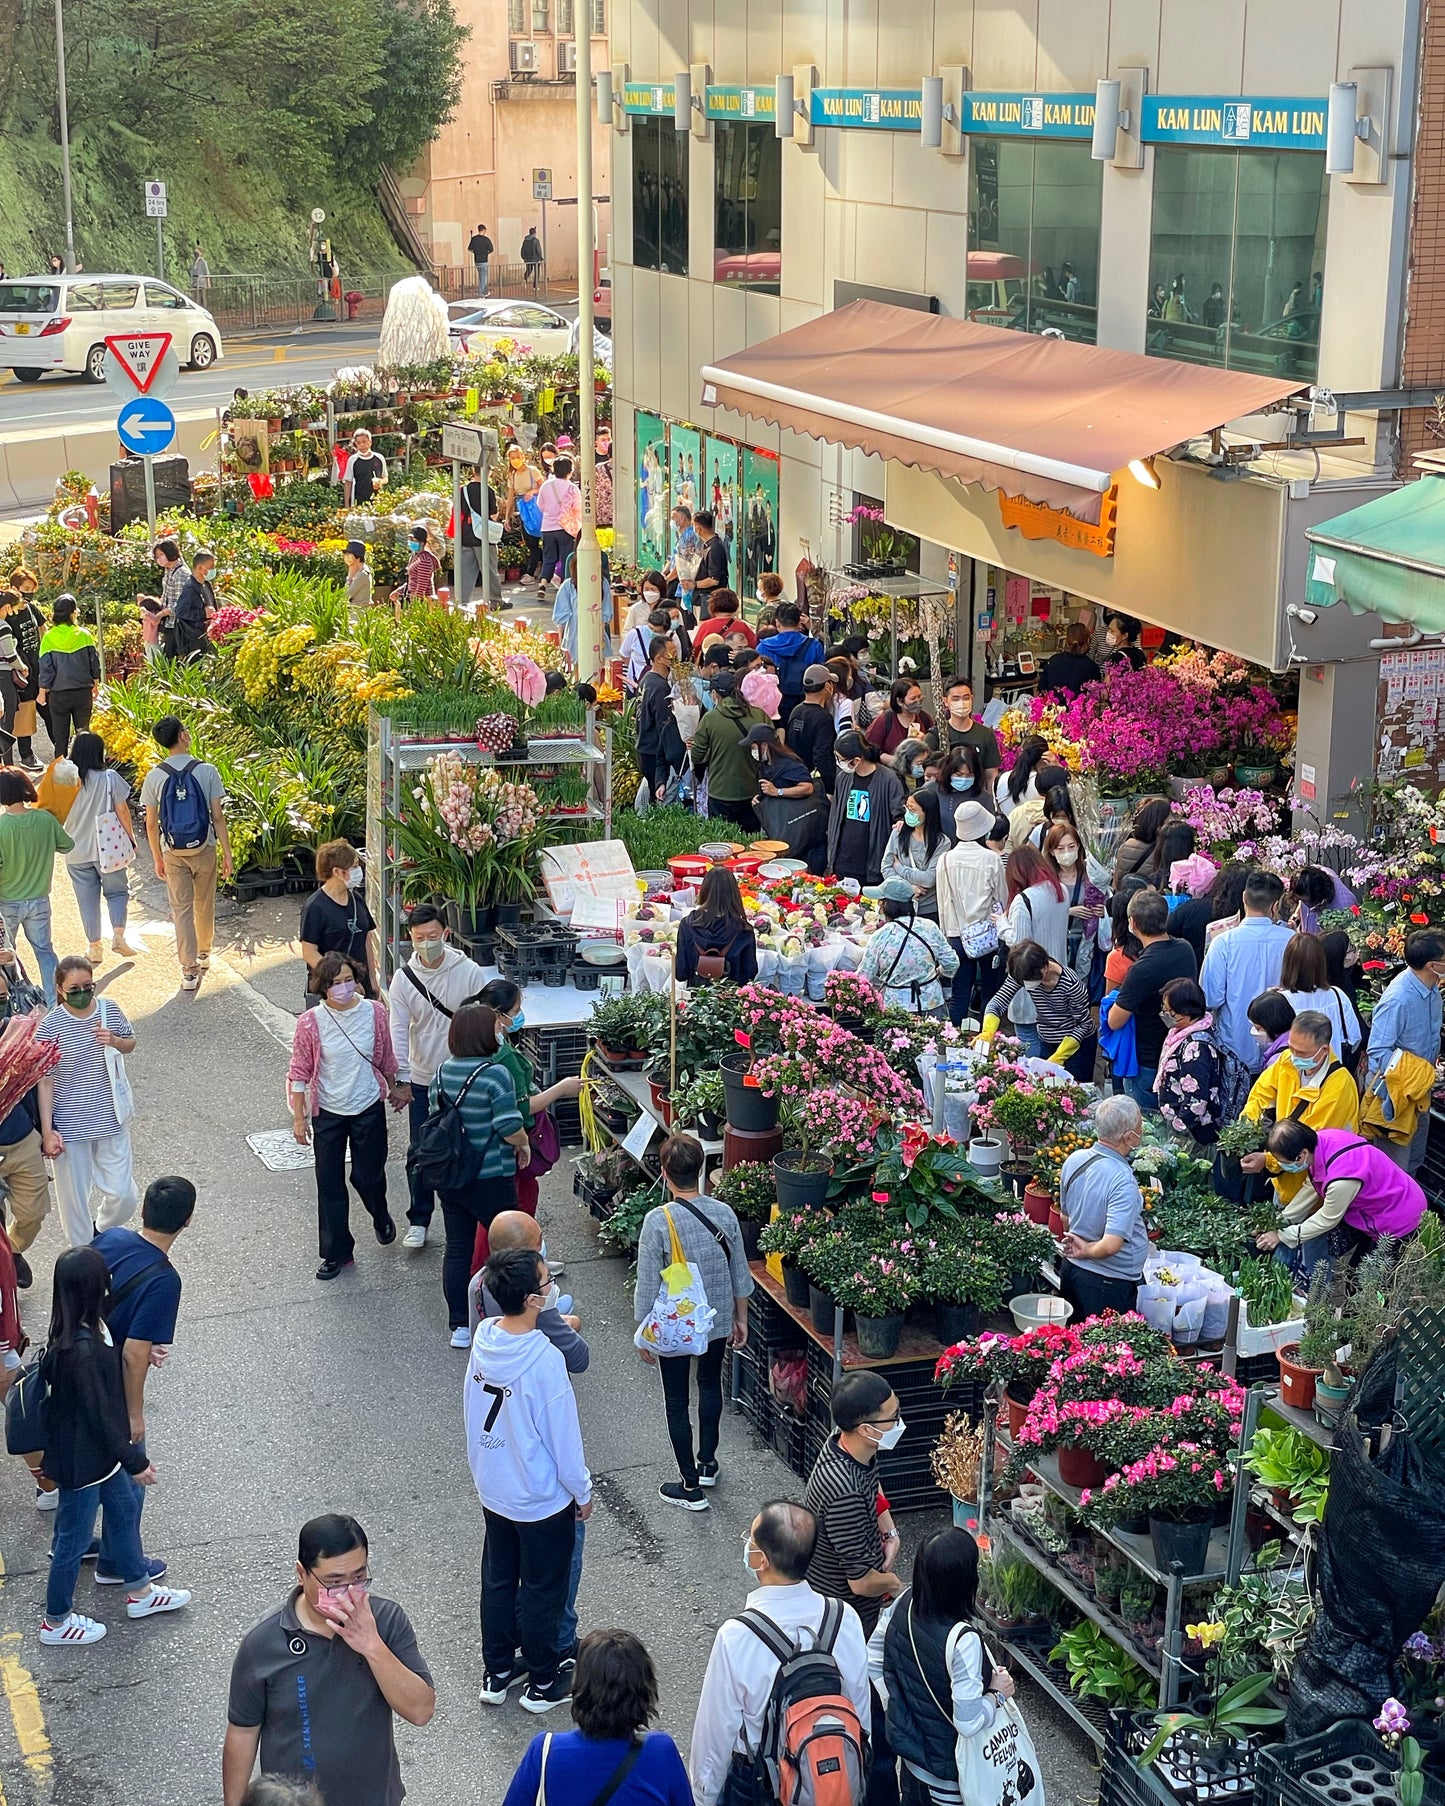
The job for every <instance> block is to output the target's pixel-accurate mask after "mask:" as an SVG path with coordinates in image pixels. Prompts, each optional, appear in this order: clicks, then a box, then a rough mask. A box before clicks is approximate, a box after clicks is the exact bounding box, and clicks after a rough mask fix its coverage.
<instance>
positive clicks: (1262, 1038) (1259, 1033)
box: [1249, 1024, 1270, 1047]
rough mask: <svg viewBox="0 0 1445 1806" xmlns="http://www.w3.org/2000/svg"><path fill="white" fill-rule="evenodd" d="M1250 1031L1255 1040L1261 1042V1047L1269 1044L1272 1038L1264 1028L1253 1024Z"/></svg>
mask: <svg viewBox="0 0 1445 1806" xmlns="http://www.w3.org/2000/svg"><path fill="white" fill-rule="evenodd" d="M1249 1032H1250V1034H1252V1035H1253V1036H1254V1038H1255V1040H1256V1041H1258V1042H1259V1044H1260V1046H1261V1047H1268V1046H1269V1041H1270V1038H1269V1036H1268V1035H1267V1034H1266V1033H1265V1031H1264V1030H1263V1029H1262V1028H1255V1027H1254V1026H1253V1025H1252V1024H1251V1026H1250V1030H1249Z"/></svg>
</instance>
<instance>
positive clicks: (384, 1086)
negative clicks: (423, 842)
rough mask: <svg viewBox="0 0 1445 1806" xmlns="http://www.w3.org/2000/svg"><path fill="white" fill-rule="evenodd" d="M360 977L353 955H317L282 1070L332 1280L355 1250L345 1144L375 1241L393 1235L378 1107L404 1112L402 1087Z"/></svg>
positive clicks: (384, 1026)
mask: <svg viewBox="0 0 1445 1806" xmlns="http://www.w3.org/2000/svg"><path fill="white" fill-rule="evenodd" d="M365 979H366V967H365V965H364V964H363V963H362V962H361V961H360V960H357V961H355V962H353V961H351V960H348V959H347V958H346V957H345V956H344V955H343V954H340V953H323V954H322V956H321V959H320V960H319V962H318V963H317V966H316V969H315V971H314V972H313V973H312V974H311V988H312V990H313V991H314V992H315V993H316V994H317V995H318V996H319V997H320V998H321V999H322V1004H321V1007H320V1008H319V1009H314V1010H303V1011H302V1013H301V1016H300V1018H299V1019H298V1021H297V1023H296V1034H295V1038H294V1040H293V1041H292V1044H291V1065H290V1068H289V1070H288V1072H287V1074H286V1078H287V1084H288V1086H289V1088H290V1094H291V1133H292V1135H293V1136H294V1137H295V1139H296V1141H297V1142H298V1143H299V1144H300V1146H302V1147H305V1146H306V1144H307V1143H308V1142H312V1143H314V1146H315V1154H316V1221H317V1238H318V1241H319V1244H320V1252H321V1265H320V1266H319V1267H318V1268H317V1269H316V1277H317V1278H318V1279H335V1278H336V1276H337V1274H338V1273H340V1272H341V1271H342V1270H343V1269H344V1268H346V1267H349V1266H351V1265H352V1264H353V1261H354V1259H355V1255H356V1243H355V1242H354V1241H353V1239H352V1235H351V1222H350V1203H349V1199H348V1194H347V1190H346V1176H347V1175H346V1155H347V1152H348V1150H349V1151H350V1154H351V1186H352V1189H353V1190H354V1191H355V1193H356V1195H357V1197H358V1198H360V1199H361V1201H362V1203H363V1204H364V1205H365V1207H366V1212H367V1215H368V1216H369V1217H370V1218H371V1220H372V1224H373V1226H374V1227H375V1229H376V1239H377V1241H378V1242H380V1243H381V1245H382V1246H383V1247H386V1246H387V1244H388V1243H390V1242H394V1241H395V1240H396V1224H395V1223H394V1222H392V1220H391V1209H390V1206H389V1202H388V1199H387V1195H386V1105H387V1104H388V1103H389V1104H390V1105H391V1108H392V1109H393V1110H404V1109H405V1108H406V1107H407V1105H408V1104H409V1103H410V1102H411V1087H410V1086H409V1085H407V1084H404V1083H403V1082H402V1081H401V1079H400V1078H399V1077H398V1073H397V1062H396V1053H395V1050H394V1049H393V1047H392V1042H391V1026H390V1023H389V1021H388V1019H387V1013H386V1011H385V1009H384V1008H383V1007H382V1005H381V1004H379V1003H376V1002H373V1001H372V1000H371V999H370V998H368V997H367V996H366V994H365V992H364V990H363V985H364V982H365ZM463 1293H464V1294H465V1282H463Z"/></svg>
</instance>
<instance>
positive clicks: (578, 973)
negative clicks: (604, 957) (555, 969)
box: [568, 960, 602, 991]
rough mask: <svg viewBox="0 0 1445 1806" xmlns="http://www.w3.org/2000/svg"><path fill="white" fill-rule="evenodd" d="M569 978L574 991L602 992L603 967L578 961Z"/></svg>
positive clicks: (569, 973)
mask: <svg viewBox="0 0 1445 1806" xmlns="http://www.w3.org/2000/svg"><path fill="white" fill-rule="evenodd" d="M568 977H569V978H570V979H571V980H572V989H573V990H574V991H600V990H601V989H602V968H601V966H589V965H588V964H587V962H586V961H585V960H577V961H576V962H575V963H574V964H573V966H572V967H571V969H570V971H569V972H568Z"/></svg>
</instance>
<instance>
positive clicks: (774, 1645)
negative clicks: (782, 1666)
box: [736, 1607, 798, 1662]
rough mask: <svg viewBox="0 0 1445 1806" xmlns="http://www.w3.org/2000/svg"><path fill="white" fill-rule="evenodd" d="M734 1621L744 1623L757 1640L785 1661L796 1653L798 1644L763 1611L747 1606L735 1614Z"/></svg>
mask: <svg viewBox="0 0 1445 1806" xmlns="http://www.w3.org/2000/svg"><path fill="white" fill-rule="evenodd" d="M736 1622H737V1623H738V1624H745V1625H746V1626H747V1628H748V1629H749V1630H750V1631H751V1632H752V1633H753V1635H754V1636H755V1637H756V1638H757V1639H758V1641H759V1642H760V1643H761V1644H762V1645H763V1646H764V1647H765V1648H767V1649H770V1650H771V1651H772V1653H773V1654H774V1655H775V1656H776V1657H777V1658H778V1660H779V1662H786V1661H787V1660H789V1658H790V1657H792V1656H795V1655H796V1654H797V1653H798V1645H797V1644H796V1643H794V1641H793V1639H792V1638H791V1637H789V1636H788V1635H787V1634H786V1633H785V1632H783V1631H781V1630H779V1628H778V1627H777V1625H776V1624H774V1623H773V1621H772V1619H771V1618H769V1617H768V1616H767V1614H766V1613H765V1612H758V1611H754V1610H753V1609H752V1608H751V1607H749V1608H748V1609H747V1610H745V1611H741V1612H738V1613H737V1614H736Z"/></svg>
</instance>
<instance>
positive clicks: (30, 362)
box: [0, 273, 223, 383]
mask: <svg viewBox="0 0 1445 1806" xmlns="http://www.w3.org/2000/svg"><path fill="white" fill-rule="evenodd" d="M128 332H168V333H170V335H171V343H172V345H173V347H174V349H175V354H176V356H177V358H178V359H179V360H180V362H181V363H182V364H184V365H185V366H186V367H187V368H189V369H191V370H208V369H209V368H210V367H211V365H212V364H216V363H219V362H220V360H221V357H222V355H223V353H222V349H221V334H220V329H219V328H218V327H217V325H216V322H215V320H214V319H213V318H212V317H211V315H210V314H209V313H208V312H207V311H206V309H205V308H204V307H202V306H201V305H200V303H199V302H198V301H193V300H192V299H191V297H190V296H189V295H185V294H182V293H181V291H180V290H179V289H175V288H172V287H171V285H170V284H169V283H168V282H158V281H157V280H156V278H155V277H154V276H92V275H90V274H89V273H84V274H77V275H73V276H23V277H20V278H19V279H18V280H15V281H4V282H0V370H3V369H5V368H7V367H8V368H9V369H11V370H13V371H14V372H15V374H16V376H17V377H18V378H19V379H20V381H21V382H23V383H35V382H39V381H40V379H41V377H42V376H44V374H45V372H46V371H47V370H59V371H66V372H70V373H71V374H73V375H77V376H87V377H89V378H90V380H91V381H92V382H96V383H98V382H101V381H102V380H103V372H102V370H101V365H102V362H103V361H104V358H105V341H106V339H107V338H110V337H114V336H115V335H117V334H120V333H128Z"/></svg>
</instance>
